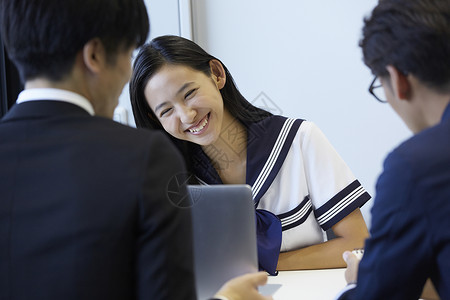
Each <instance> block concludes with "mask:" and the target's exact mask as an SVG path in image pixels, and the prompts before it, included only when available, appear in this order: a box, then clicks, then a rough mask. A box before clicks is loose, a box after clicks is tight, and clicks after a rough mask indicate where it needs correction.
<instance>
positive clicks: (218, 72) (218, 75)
mask: <svg viewBox="0 0 450 300" xmlns="http://www.w3.org/2000/svg"><path fill="white" fill-rule="evenodd" d="M209 67H210V68H211V75H212V78H213V80H214V82H215V84H216V86H217V88H218V89H219V90H220V89H222V88H223V87H224V86H225V83H226V80H227V78H226V75H225V69H224V68H223V65H222V63H221V62H220V61H218V60H217V59H211V60H210V61H209Z"/></svg>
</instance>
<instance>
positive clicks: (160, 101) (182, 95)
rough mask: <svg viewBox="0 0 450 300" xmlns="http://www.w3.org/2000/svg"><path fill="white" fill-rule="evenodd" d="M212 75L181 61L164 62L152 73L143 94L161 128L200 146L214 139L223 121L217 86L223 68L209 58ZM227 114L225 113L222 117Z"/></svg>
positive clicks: (220, 79)
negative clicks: (178, 62)
mask: <svg viewBox="0 0 450 300" xmlns="http://www.w3.org/2000/svg"><path fill="white" fill-rule="evenodd" d="M210 66H211V76H207V75H206V74H204V73H203V72H200V71H197V70H194V69H192V68H190V67H186V66H183V65H165V66H163V67H162V68H161V69H160V70H159V71H158V72H157V73H155V74H154V75H153V76H152V77H151V78H150V80H149V81H148V83H147V85H146V86H145V90H144V94H145V98H146V100H147V102H148V104H149V106H150V108H151V109H152V110H153V112H154V113H155V115H156V117H157V118H158V120H159V121H160V122H161V124H162V126H163V127H164V130H166V131H167V132H168V133H169V134H171V135H172V136H174V137H176V138H178V139H180V140H185V141H190V142H193V143H196V144H199V145H202V146H206V145H210V144H212V143H214V142H215V141H216V140H217V139H218V137H219V135H220V131H221V129H222V124H223V122H224V107H223V99H222V95H221V94H220V91H219V90H220V89H221V88H222V87H223V86H224V85H225V71H224V69H223V67H222V64H221V63H220V62H219V61H217V60H211V62H210ZM225 118H227V117H225Z"/></svg>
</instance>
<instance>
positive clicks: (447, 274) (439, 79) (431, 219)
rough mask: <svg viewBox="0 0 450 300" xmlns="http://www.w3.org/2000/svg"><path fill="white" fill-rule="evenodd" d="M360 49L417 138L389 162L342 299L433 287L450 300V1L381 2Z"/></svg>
mask: <svg viewBox="0 0 450 300" xmlns="http://www.w3.org/2000/svg"><path fill="white" fill-rule="evenodd" d="M360 46H361V47H362V50H363V54H364V62H365V63H366V65H367V66H368V67H369V68H370V69H371V71H372V73H373V74H374V75H375V78H374V80H373V82H372V84H371V85H370V88H369V92H370V93H371V94H372V95H373V96H375V98H376V99H377V100H378V101H380V102H387V103H389V104H390V106H391V107H392V108H393V109H394V110H395V112H396V113H397V114H398V115H399V116H400V117H401V118H402V120H403V121H404V122H405V124H406V125H407V126H408V127H409V129H410V130H411V131H412V132H413V133H414V135H413V136H412V137H411V138H410V139H408V140H407V141H405V142H403V143H402V144H400V145H399V146H398V147H397V148H396V149H394V150H393V151H392V152H391V153H390V154H389V155H388V156H387V158H386V160H385V162H384V171H383V173H382V174H381V176H380V177H379V179H378V183H377V187H376V198H375V201H374V206H373V208H372V226H371V232H370V233H371V237H370V238H369V239H368V240H367V241H366V245H365V254H364V257H363V259H362V260H361V263H359V260H358V258H356V256H355V255H354V254H352V253H351V252H348V251H347V252H345V253H344V259H345V260H346V262H347V265H348V268H347V271H346V280H347V282H348V283H349V285H348V286H347V289H346V291H345V292H344V293H343V294H342V295H341V296H340V298H339V299H364V300H370V299H402V300H403V299H418V298H419V297H420V295H421V293H422V290H423V287H424V284H425V282H426V280H427V278H430V279H431V281H432V282H433V284H434V286H435V288H436V290H437V292H438V294H439V296H440V297H441V299H450V105H449V103H450V1H449V0H384V1H383V0H380V2H379V4H378V5H377V7H376V8H375V9H374V10H373V12H372V15H371V16H370V17H368V18H366V19H365V26H364V29H363V37H362V40H361V42H360ZM383 92H384V93H383ZM358 264H359V269H358ZM358 270H359V272H358Z"/></svg>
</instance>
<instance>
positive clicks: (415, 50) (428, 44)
mask: <svg viewBox="0 0 450 300" xmlns="http://www.w3.org/2000/svg"><path fill="white" fill-rule="evenodd" d="M364 22H365V25H364V28H363V36H362V39H361V41H360V46H361V47H362V50H363V55H364V62H365V64H366V65H367V66H368V67H369V68H370V69H371V70H372V73H373V74H374V75H377V76H386V75H388V72H387V70H386V66H387V65H393V66H394V67H396V68H397V69H398V70H399V71H401V72H402V73H403V74H405V75H407V74H412V75H414V76H415V77H417V78H418V79H419V80H421V81H422V82H423V83H424V84H427V85H428V86H429V87H431V88H434V89H436V90H439V91H442V92H448V91H450V1H449V0H380V2H379V4H378V5H377V6H376V8H375V9H374V10H373V12H372V15H371V16H369V17H368V18H366V19H365V20H364Z"/></svg>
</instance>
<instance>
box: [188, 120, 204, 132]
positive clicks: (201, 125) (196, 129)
mask: <svg viewBox="0 0 450 300" xmlns="http://www.w3.org/2000/svg"><path fill="white" fill-rule="evenodd" d="M206 124H208V118H205V120H204V121H203V123H202V124H200V125H199V126H198V127H197V128H193V129H189V131H190V132H192V133H194V132H199V131H200V130H202V129H203V128H204V127H205V126H206Z"/></svg>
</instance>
